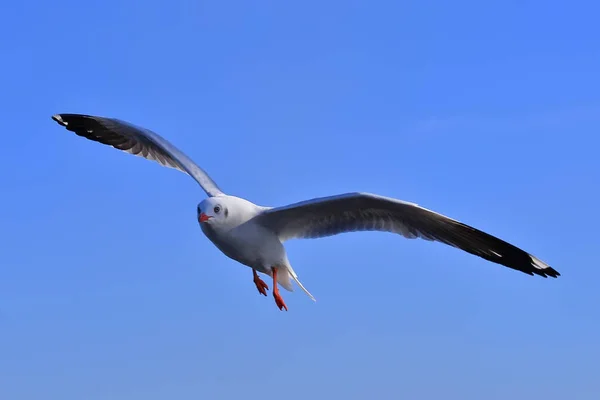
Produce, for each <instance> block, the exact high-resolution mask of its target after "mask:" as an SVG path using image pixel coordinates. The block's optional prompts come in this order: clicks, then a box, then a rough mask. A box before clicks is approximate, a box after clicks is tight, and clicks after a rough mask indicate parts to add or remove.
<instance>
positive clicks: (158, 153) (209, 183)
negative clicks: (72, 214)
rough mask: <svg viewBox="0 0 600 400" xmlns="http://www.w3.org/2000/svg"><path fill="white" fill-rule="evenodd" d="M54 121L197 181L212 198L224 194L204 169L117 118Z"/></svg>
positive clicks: (75, 117) (163, 141)
mask: <svg viewBox="0 0 600 400" xmlns="http://www.w3.org/2000/svg"><path fill="white" fill-rule="evenodd" d="M52 119H53V120H55V121H56V122H58V123H59V124H60V125H62V126H64V127H65V128H66V129H67V130H69V131H71V132H74V133H75V134H77V135H78V136H81V137H84V138H86V139H89V140H92V141H95V142H98V143H102V144H105V145H108V146H112V147H114V148H115V149H118V150H121V151H124V152H127V153H130V154H133V155H135V156H139V157H143V158H145V159H148V160H152V161H156V162H157V163H159V164H160V165H162V166H165V167H169V168H174V169H177V170H179V171H181V172H184V173H186V174H188V175H189V176H191V177H192V178H194V179H195V180H196V182H198V184H199V185H200V186H201V187H202V189H203V190H204V191H205V192H206V194H208V195H209V196H217V195H219V194H223V192H222V191H221V189H219V187H218V186H217V184H216V183H215V182H214V181H213V180H212V179H211V178H210V176H209V175H208V174H207V173H206V172H205V171H204V170H203V169H202V168H200V167H199V166H198V165H197V164H196V163H194V162H193V161H192V159H190V158H189V157H188V156H186V155H185V154H184V153H183V152H181V151H180V150H179V149H177V148H176V147H175V146H173V145H172V144H171V143H170V142H168V141H167V140H166V139H164V138H163V137H161V136H160V135H158V134H157V133H155V132H152V131H150V130H148V129H145V128H140V127H137V126H135V125H132V124H130V123H129V122H126V121H121V120H119V119H116V118H105V117H97V116H92V115H84V114H56V115H53V116H52Z"/></svg>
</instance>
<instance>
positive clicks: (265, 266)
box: [52, 114, 560, 311]
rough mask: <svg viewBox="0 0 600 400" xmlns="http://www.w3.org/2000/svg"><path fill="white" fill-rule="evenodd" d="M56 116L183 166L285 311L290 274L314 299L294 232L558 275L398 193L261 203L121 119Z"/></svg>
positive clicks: (216, 231)
mask: <svg viewBox="0 0 600 400" xmlns="http://www.w3.org/2000/svg"><path fill="white" fill-rule="evenodd" d="M52 119H53V120H54V121H56V122H58V123H59V124H60V125H62V126H64V127H65V128H66V129H67V130H69V131H72V132H74V133H76V134H77V135H79V136H82V137H84V138H87V139H89V140H93V141H96V142H99V143H102V144H104V145H109V146H112V147H114V148H116V149H118V150H122V151H125V152H127V153H130V154H134V155H136V156H140V157H144V158H146V159H149V160H154V161H156V162H158V163H159V164H161V165H163V166H165V167H170V168H174V169H178V170H180V171H182V172H184V173H186V174H188V175H189V176H191V177H192V178H194V179H195V180H196V182H198V184H199V185H200V187H201V188H202V189H203V190H204V191H205V192H206V194H207V198H205V199H204V200H202V201H201V202H200V203H199V204H198V206H197V219H198V223H199V225H200V228H201V230H202V232H203V233H204V234H205V236H206V237H207V238H208V239H209V240H210V241H211V242H212V243H213V244H214V245H215V246H216V247H217V248H218V249H219V250H221V252H223V253H224V254H225V255H226V256H228V257H229V258H231V259H233V260H235V261H237V262H239V263H241V264H243V265H246V266H248V267H250V268H251V269H252V274H253V281H254V284H255V285H256V288H257V289H258V292H259V293H260V294H263V295H265V296H266V295H267V290H268V289H269V286H268V285H267V284H266V283H265V282H264V281H263V280H262V279H261V278H260V276H259V275H258V273H259V272H260V273H262V274H265V275H267V276H269V277H270V278H271V279H272V282H273V297H274V300H275V304H276V305H277V307H279V309H280V310H284V309H285V310H286V311H287V309H288V308H287V306H286V304H285V302H284V301H283V298H282V296H281V294H280V292H279V288H278V284H279V285H280V286H282V287H283V288H285V289H286V290H288V291H293V286H292V280H294V281H295V282H296V284H297V285H298V286H299V287H300V288H301V289H302V290H303V291H304V292H305V293H306V294H307V295H308V296H309V297H310V298H311V299H312V300H315V298H314V297H313V295H312V294H310V292H309V291H308V290H307V289H306V288H305V287H304V286H303V285H302V283H301V282H300V280H299V279H298V276H297V275H296V272H295V271H294V269H293V268H292V266H291V264H290V262H289V260H288V257H287V254H286V251H285V247H284V243H285V242H286V241H287V240H290V239H294V238H321V237H325V236H331V235H337V234H340V233H344V232H354V231H382V232H391V233H396V234H399V235H402V236H404V237H405V238H408V239H414V238H420V239H424V240H429V241H437V242H441V243H445V244H447V245H450V246H453V247H456V248H459V249H461V250H464V251H466V252H468V253H471V254H473V255H476V256H479V257H481V258H483V259H485V260H488V261H491V262H493V263H496V264H500V265H504V266H506V267H509V268H512V269H514V270H517V271H521V272H523V273H526V274H529V275H539V276H542V277H544V278H545V277H548V276H551V277H553V278H556V277H558V276H560V274H559V273H558V271H556V270H555V269H554V268H552V267H550V266H549V265H548V264H546V263H545V262H543V261H541V260H540V259H539V258H537V257H535V256H533V255H531V254H529V253H527V252H525V251H523V250H521V249H520V248H518V247H515V246H513V245H512V244H510V243H507V242H505V241H503V240H501V239H499V238H497V237H494V236H492V235H490V234H488V233H485V232H482V231H480V230H478V229H475V228H473V227H471V226H469V225H466V224H464V223H462V222H460V221H457V220H454V219H452V218H449V217H447V216H445V215H442V214H439V213H437V212H434V211H431V210H428V209H426V208H423V207H421V206H419V205H417V204H415V203H410V202H406V201H402V200H398V199H394V198H389V197H384V196H379V195H376V194H370V193H346V194H340V195H336V196H330V197H321V198H314V199H311V200H307V201H302V202H299V203H295V204H290V205H287V206H283V207H264V206H260V205H256V204H254V203H252V202H250V201H248V200H246V199H243V198H241V197H236V196H231V195H227V194H225V193H224V192H223V191H222V190H221V189H220V188H219V187H218V186H217V184H216V183H215V182H214V181H213V180H212V179H211V177H210V176H209V175H208V174H207V173H206V172H205V171H204V170H203V169H202V168H200V167H199V166H198V165H197V164H196V163H194V161H192V159H190V158H189V157H188V156H187V155H185V154H184V153H183V152H181V151H180V150H179V149H177V148H176V147H175V146H173V145H172V144H171V143H170V142H168V141H167V140H166V139H164V138H163V137H161V136H159V135H158V134H156V133H155V132H152V131H150V130H148V129H145V128H141V127H138V126H135V125H133V124H131V123H129V122H127V121H123V120H119V119H116V118H105V117H99V116H92V115H83V114H56V115H53V116H52Z"/></svg>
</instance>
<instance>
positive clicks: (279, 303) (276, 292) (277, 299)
mask: <svg viewBox="0 0 600 400" xmlns="http://www.w3.org/2000/svg"><path fill="white" fill-rule="evenodd" d="M272 270H273V297H274V298H275V304H277V307H279V309H280V310H282V311H283V309H284V308H285V311H287V310H288V308H287V306H286V305H285V302H284V301H283V298H282V297H281V295H280V294H279V288H278V287H277V268H272Z"/></svg>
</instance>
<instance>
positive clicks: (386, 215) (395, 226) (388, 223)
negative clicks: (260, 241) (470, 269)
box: [257, 193, 560, 278]
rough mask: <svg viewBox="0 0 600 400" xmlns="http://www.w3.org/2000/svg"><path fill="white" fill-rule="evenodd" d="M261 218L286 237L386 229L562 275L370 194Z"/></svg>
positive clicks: (481, 236)
mask: <svg viewBox="0 0 600 400" xmlns="http://www.w3.org/2000/svg"><path fill="white" fill-rule="evenodd" d="M257 222H258V223H260V224H261V225H263V226H265V227H267V228H269V229H271V230H273V231H274V232H275V233H276V234H277V235H278V236H279V238H280V239H281V240H282V241H284V240H288V239H292V238H319V237H325V236H331V235H336V234H339V233H343V232H353V231H383V232H392V233H397V234H400V235H402V236H404V237H406V238H409V239H414V238H421V239H425V240H432V241H438V242H442V243H445V244H447V245H450V246H453V247H457V248H459V249H462V250H464V251H466V252H469V253H471V254H474V255H476V256H479V257H482V258H484V259H486V260H489V261H492V262H494V263H497V264H501V265H504V266H506V267H509V268H512V269H515V270H518V271H522V272H524V273H526V274H529V275H534V274H536V275H540V276H543V277H547V276H551V277H554V278H556V277H557V276H559V275H560V274H559V273H558V272H557V271H556V270H554V269H553V268H551V267H550V266H549V265H547V264H546V263H544V262H543V261H541V260H539V259H538V258H536V257H534V256H532V255H531V254H528V253H527V252H525V251H523V250H521V249H519V248H517V247H515V246H513V245H512V244H510V243H507V242H505V241H503V240H501V239H498V238H496V237H494V236H492V235H489V234H487V233H485V232H482V231H480V230H477V229H475V228H473V227H471V226H468V225H465V224H463V223H461V222H459V221H456V220H453V219H451V218H448V217H446V216H444V215H441V214H438V213H436V212H433V211H430V210H427V209H425V208H423V207H420V206H418V205H417V204H414V203H408V202H405V201H401V200H396V199H392V198H387V197H382V196H377V195H373V194H369V193H347V194H342V195H339V196H331V197H324V198H317V199H313V200H309V201H305V202H300V203H296V204H292V205H289V206H285V207H276V208H270V209H267V210H265V211H264V212H263V213H262V214H260V215H259V216H258V217H257Z"/></svg>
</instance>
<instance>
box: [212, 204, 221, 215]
mask: <svg viewBox="0 0 600 400" xmlns="http://www.w3.org/2000/svg"><path fill="white" fill-rule="evenodd" d="M213 211H214V212H215V214H218V213H219V211H221V207H219V206H215V208H213Z"/></svg>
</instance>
